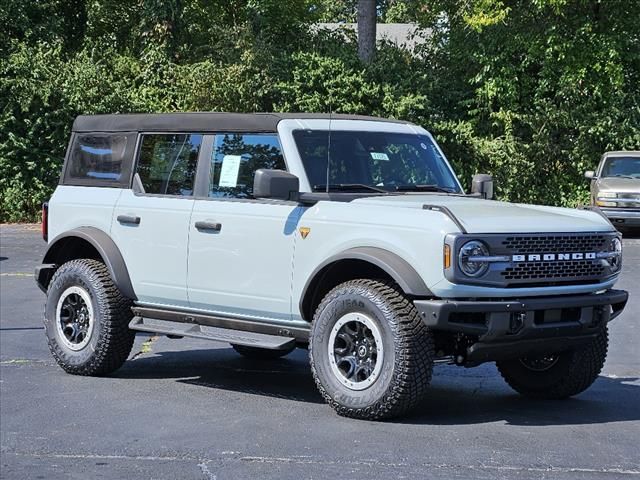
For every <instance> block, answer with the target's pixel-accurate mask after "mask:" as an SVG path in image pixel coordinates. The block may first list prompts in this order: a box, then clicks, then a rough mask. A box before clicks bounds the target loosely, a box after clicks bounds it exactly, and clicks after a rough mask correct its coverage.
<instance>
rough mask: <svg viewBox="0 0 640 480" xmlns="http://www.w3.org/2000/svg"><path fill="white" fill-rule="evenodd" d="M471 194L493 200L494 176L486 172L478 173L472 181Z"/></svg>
mask: <svg viewBox="0 0 640 480" xmlns="http://www.w3.org/2000/svg"><path fill="white" fill-rule="evenodd" d="M471 194H472V195H480V196H481V197H482V198H486V199H487V200H491V199H492V198H493V177H492V176H491V175H487V174H486V173H476V174H475V175H474V176H473V180H472V181H471Z"/></svg>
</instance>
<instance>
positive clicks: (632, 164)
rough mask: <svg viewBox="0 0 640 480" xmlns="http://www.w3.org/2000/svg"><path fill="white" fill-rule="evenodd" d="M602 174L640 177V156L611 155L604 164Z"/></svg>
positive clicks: (602, 175) (603, 175) (605, 175)
mask: <svg viewBox="0 0 640 480" xmlns="http://www.w3.org/2000/svg"><path fill="white" fill-rule="evenodd" d="M600 176H601V177H623V178H624V177H628V178H640V157H610V158H608V159H607V160H606V161H605V164H604V165H603V166H602V173H601V174H600Z"/></svg>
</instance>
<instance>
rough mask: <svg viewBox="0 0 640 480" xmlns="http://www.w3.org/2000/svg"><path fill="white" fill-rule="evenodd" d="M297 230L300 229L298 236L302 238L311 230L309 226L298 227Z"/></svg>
mask: <svg viewBox="0 0 640 480" xmlns="http://www.w3.org/2000/svg"><path fill="white" fill-rule="evenodd" d="M299 231H300V236H301V237H302V239H303V240H304V239H305V238H307V236H308V235H309V233H310V232H311V229H310V228H309V227H300V229H299Z"/></svg>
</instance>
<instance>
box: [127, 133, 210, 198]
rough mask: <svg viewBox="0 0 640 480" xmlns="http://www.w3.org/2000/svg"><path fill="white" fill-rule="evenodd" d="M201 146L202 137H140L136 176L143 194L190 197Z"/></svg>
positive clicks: (183, 135) (170, 135)
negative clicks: (138, 177) (138, 178)
mask: <svg viewBox="0 0 640 480" xmlns="http://www.w3.org/2000/svg"><path fill="white" fill-rule="evenodd" d="M201 146H202V135H201V134H147V135H143V136H142V141H141V146H140V155H139V158H138V165H137V167H136V173H137V174H138V175H139V176H140V181H141V183H142V186H143V188H144V193H152V194H161V195H177V196H191V195H193V184H194V180H195V176H196V169H197V163H198V155H199V154H200V147H201Z"/></svg>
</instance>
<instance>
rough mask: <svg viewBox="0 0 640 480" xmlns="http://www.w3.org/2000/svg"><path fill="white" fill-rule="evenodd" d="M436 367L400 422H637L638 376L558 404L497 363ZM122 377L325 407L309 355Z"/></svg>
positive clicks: (196, 357)
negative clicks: (512, 382) (509, 377)
mask: <svg viewBox="0 0 640 480" xmlns="http://www.w3.org/2000/svg"><path fill="white" fill-rule="evenodd" d="M469 372H471V371H470V370H463V369H460V368H459V367H437V368H436V370H435V376H434V382H433V383H432V386H431V387H430V393H429V396H428V398H427V399H426V400H425V401H424V402H423V403H422V404H421V405H420V406H419V407H418V408H417V409H416V410H415V411H414V412H413V413H411V414H409V415H407V416H405V417H403V418H399V419H395V420H392V422H393V423H399V424H416V425H421V424H422V425H469V424H483V423H493V422H505V423H507V424H509V425H529V426H546V425H581V424H598V423H611V422H627V421H637V420H640V409H639V408H638V405H640V379H639V378H636V377H632V378H611V377H605V376H600V377H599V378H598V380H597V381H596V382H595V384H594V385H593V386H592V387H591V388H590V389H589V390H587V391H586V392H584V393H582V394H581V395H579V396H577V397H575V398H571V399H567V400H558V401H545V400H530V399H527V398H524V397H521V396H519V395H518V394H516V393H514V392H512V391H511V390H510V389H509V387H508V386H506V384H504V382H503V381H502V378H501V377H500V376H499V374H498V373H497V371H496V369H495V367H494V366H493V365H485V366H482V367H480V368H479V369H477V370H475V371H474V373H472V374H470V373H469ZM115 376H116V377H118V378H129V379H167V378H174V379H176V381H178V382H180V383H186V384H190V385H197V386H200V387H206V388H211V389H221V390H227V391H233V392H238V393H247V394H251V395H257V396H265V397H273V398H280V399H284V400H292V401H301V402H307V403H315V404H322V403H323V400H322V397H321V396H320V394H319V393H318V391H317V390H316V387H315V384H314V382H313V379H312V376H311V370H310V368H309V363H308V360H307V352H306V351H303V350H298V351H296V352H294V353H292V354H291V355H289V356H287V357H286V358H282V359H278V360H269V361H264V360H253V359H247V358H243V357H241V356H239V355H238V354H237V353H236V352H235V351H234V350H232V349H231V348H218V349H203V350H189V351H162V352H158V353H154V354H153V355H152V356H145V357H141V358H138V359H136V360H133V361H129V362H126V363H125V365H124V366H123V367H122V368H121V369H120V370H118V372H117V373H116V374H115Z"/></svg>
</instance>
